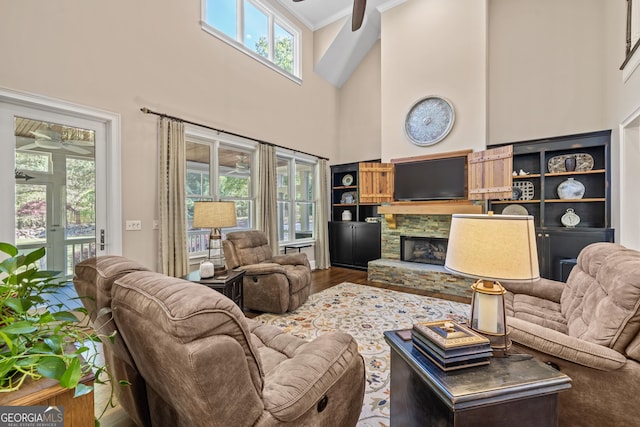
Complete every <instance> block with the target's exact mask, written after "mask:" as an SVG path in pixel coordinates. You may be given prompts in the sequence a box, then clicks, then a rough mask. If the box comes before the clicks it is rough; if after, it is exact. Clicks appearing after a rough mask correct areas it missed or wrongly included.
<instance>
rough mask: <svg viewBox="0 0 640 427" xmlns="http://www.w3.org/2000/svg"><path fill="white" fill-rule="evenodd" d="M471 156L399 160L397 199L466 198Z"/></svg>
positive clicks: (395, 184) (396, 171) (395, 173)
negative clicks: (468, 160) (402, 161)
mask: <svg viewBox="0 0 640 427" xmlns="http://www.w3.org/2000/svg"><path fill="white" fill-rule="evenodd" d="M466 165H467V157H466V156H464V157H450V158H443V159H430V160H422V161H416V162H408V163H396V164H395V172H394V193H395V194H394V198H395V199H396V200H448V199H466V197H467V194H466V184H467V172H466V171H467V169H466Z"/></svg>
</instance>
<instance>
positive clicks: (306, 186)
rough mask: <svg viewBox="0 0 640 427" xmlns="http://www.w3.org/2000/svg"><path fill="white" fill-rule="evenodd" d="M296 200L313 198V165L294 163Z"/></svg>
mask: <svg viewBox="0 0 640 427" xmlns="http://www.w3.org/2000/svg"><path fill="white" fill-rule="evenodd" d="M296 200H307V201H311V200H313V165H310V164H307V163H296Z"/></svg>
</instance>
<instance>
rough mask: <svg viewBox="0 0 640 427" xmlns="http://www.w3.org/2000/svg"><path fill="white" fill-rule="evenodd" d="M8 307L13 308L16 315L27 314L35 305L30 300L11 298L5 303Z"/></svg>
mask: <svg viewBox="0 0 640 427" xmlns="http://www.w3.org/2000/svg"><path fill="white" fill-rule="evenodd" d="M4 303H5V305H6V306H7V307H11V308H12V309H13V311H15V312H16V313H20V314H23V313H26V312H27V310H29V309H30V308H31V306H32V305H33V304H31V301H29V299H28V298H9V299H7V300H6V301H5V302H4Z"/></svg>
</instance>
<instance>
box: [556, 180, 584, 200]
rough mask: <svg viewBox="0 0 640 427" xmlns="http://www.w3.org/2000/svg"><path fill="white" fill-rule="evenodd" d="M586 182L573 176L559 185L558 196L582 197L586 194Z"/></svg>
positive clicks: (568, 197) (562, 197)
mask: <svg viewBox="0 0 640 427" xmlns="http://www.w3.org/2000/svg"><path fill="white" fill-rule="evenodd" d="M584 190H585V188H584V184H583V183H581V182H580V181H577V180H575V179H573V178H567V180H566V181H562V182H561V183H560V185H558V189H557V191H558V197H560V198H561V199H582V196H584Z"/></svg>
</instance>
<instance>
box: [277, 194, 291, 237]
mask: <svg viewBox="0 0 640 427" xmlns="http://www.w3.org/2000/svg"><path fill="white" fill-rule="evenodd" d="M290 223H291V221H289V203H287V202H278V239H279V240H280V241H281V242H283V241H284V242H287V241H289V238H290V234H289V224H290Z"/></svg>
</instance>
